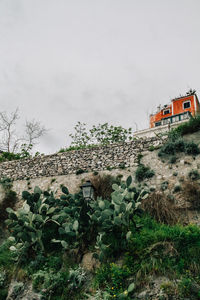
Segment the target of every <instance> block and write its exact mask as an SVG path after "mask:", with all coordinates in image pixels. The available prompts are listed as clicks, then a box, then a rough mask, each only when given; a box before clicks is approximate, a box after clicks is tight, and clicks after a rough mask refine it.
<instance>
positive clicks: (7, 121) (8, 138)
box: [0, 108, 47, 153]
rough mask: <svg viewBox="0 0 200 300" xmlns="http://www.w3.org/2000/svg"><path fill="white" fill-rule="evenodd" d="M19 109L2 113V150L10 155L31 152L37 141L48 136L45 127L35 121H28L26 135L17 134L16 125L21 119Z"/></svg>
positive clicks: (0, 143)
mask: <svg viewBox="0 0 200 300" xmlns="http://www.w3.org/2000/svg"><path fill="white" fill-rule="evenodd" d="M19 118H20V117H19V111H18V108H17V109H16V110H15V111H14V112H11V113H10V114H9V113H7V112H0V149H1V150H2V151H4V152H8V153H17V152H18V151H19V150H22V151H23V150H24V149H26V151H28V150H30V149H31V148H32V146H33V145H34V144H36V141H37V140H38V139H39V138H40V137H41V136H43V135H44V134H46V132H47V130H46V129H45V127H44V126H42V125H41V124H40V122H37V121H35V120H32V121H26V124H25V134H24V135H23V136H19V134H18V133H17V132H16V123H17V121H18V119H19Z"/></svg>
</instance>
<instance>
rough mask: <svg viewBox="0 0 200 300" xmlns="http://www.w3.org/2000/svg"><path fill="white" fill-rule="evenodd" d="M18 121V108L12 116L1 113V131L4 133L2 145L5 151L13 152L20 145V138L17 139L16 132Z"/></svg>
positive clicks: (0, 143)
mask: <svg viewBox="0 0 200 300" xmlns="http://www.w3.org/2000/svg"><path fill="white" fill-rule="evenodd" d="M18 119H19V114H18V108H17V109H16V110H15V111H14V112H12V113H11V114H10V115H8V114H7V113H6V112H0V131H1V132H2V133H3V136H2V138H1V142H0V145H1V147H2V150H4V151H7V152H13V151H14V149H16V147H17V145H18V142H17V140H18V138H16V132H15V125H16V121H17V120H18ZM13 147H14V148H13Z"/></svg>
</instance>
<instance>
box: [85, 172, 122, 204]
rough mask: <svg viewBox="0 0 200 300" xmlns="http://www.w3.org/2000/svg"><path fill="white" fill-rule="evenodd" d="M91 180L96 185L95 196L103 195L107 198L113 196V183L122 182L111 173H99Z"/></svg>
mask: <svg viewBox="0 0 200 300" xmlns="http://www.w3.org/2000/svg"><path fill="white" fill-rule="evenodd" d="M90 180H91V182H92V184H93V186H94V187H95V197H102V198H103V199H107V200H109V199H110V198H111V193H112V192H113V189H112V185H113V183H116V182H120V179H116V178H115V177H114V176H111V175H97V176H93V177H92V178H91V179H90Z"/></svg>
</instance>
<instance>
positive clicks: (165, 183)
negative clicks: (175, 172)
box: [160, 181, 169, 191]
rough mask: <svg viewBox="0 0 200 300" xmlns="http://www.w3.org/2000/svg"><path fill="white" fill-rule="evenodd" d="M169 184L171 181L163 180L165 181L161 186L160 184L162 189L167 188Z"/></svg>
mask: <svg viewBox="0 0 200 300" xmlns="http://www.w3.org/2000/svg"><path fill="white" fill-rule="evenodd" d="M168 185H169V182H168V181H163V182H162V183H161V186H160V189H161V191H165V190H167V188H168Z"/></svg>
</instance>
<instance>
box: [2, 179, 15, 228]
mask: <svg viewBox="0 0 200 300" xmlns="http://www.w3.org/2000/svg"><path fill="white" fill-rule="evenodd" d="M0 185H1V186H2V187H3V190H4V193H5V195H4V198H3V200H2V202H1V203H0V224H1V225H2V226H4V221H5V220H6V219H7V217H8V213H7V211H6V209H7V208H8V207H12V208H13V207H14V206H15V204H16V201H17V194H16V192H15V191H13V190H12V181H11V179H9V178H6V177H4V178H2V179H1V180H0Z"/></svg>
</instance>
